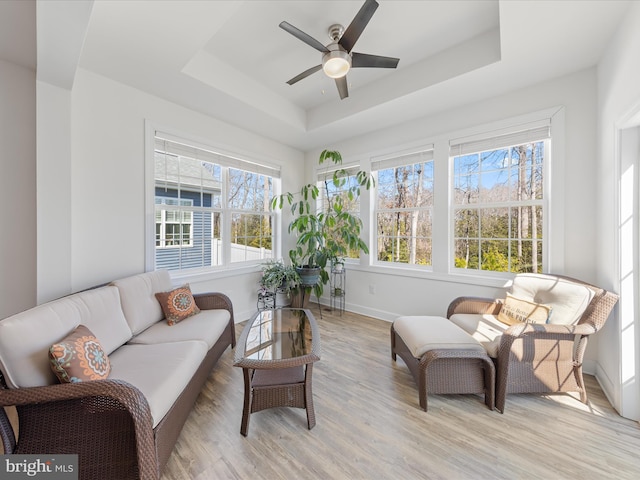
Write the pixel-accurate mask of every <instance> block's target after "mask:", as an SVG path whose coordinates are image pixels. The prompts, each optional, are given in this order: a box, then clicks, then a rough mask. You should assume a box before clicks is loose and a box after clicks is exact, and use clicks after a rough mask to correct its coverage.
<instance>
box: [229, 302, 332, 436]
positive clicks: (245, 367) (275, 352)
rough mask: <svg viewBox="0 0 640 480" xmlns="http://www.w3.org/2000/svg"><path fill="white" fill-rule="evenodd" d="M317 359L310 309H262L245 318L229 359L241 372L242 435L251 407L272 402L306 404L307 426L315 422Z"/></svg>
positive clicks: (317, 336)
mask: <svg viewBox="0 0 640 480" xmlns="http://www.w3.org/2000/svg"><path fill="white" fill-rule="evenodd" d="M318 360H320V334H319V333H318V326H317V324H316V321H315V318H313V315H312V314H311V311H310V310H308V309H302V308H277V309H269V310H262V311H260V312H258V313H257V314H256V315H255V316H254V317H253V318H252V319H251V320H249V321H248V322H247V325H246V326H245V327H244V330H243V331H242V334H241V335H240V339H239V340H238V344H237V346H236V353H235V359H234V366H236V367H242V372H243V375H244V409H243V411H242V424H241V427H240V433H241V434H242V435H244V436H247V433H248V431H249V417H250V415H251V414H252V413H254V412H259V411H260V410H264V409H267V408H273V407H296V408H304V409H306V411H307V426H308V427H309V430H311V429H312V428H313V427H314V426H315V424H316V417H315V412H314V410H313V396H312V391H311V373H312V371H313V362H316V361H318Z"/></svg>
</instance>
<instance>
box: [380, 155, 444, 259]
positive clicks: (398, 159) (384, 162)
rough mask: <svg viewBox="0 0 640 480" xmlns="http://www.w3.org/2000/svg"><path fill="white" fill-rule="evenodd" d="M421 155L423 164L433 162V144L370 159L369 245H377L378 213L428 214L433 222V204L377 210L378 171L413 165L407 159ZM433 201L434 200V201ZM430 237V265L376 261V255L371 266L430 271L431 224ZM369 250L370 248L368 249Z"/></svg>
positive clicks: (412, 162) (413, 162)
mask: <svg viewBox="0 0 640 480" xmlns="http://www.w3.org/2000/svg"><path fill="white" fill-rule="evenodd" d="M418 154H419V155H421V156H422V158H421V159H420V160H421V161H423V162H428V161H432V162H434V144H433V143H428V144H424V145H421V146H419V147H413V148H409V149H403V150H400V151H399V152H398V153H396V154H387V155H383V156H378V157H375V158H372V159H371V173H372V174H373V175H374V179H375V182H376V186H375V188H374V189H373V190H374V193H375V198H372V201H371V222H372V223H371V225H372V227H371V240H370V245H377V243H378V218H377V214H378V213H395V212H428V213H430V216H431V219H432V221H433V204H432V205H428V206H420V207H410V208H391V209H389V208H378V186H379V181H378V172H379V171H380V170H386V169H388V168H395V167H403V166H408V165H414V164H415V163H416V162H415V161H410V160H409V159H408V158H407V157H410V156H413V155H418ZM434 175H435V162H434ZM434 190H435V176H434ZM434 201H435V199H434ZM431 231H432V236H431V238H430V240H431V257H432V258H431V265H420V264H416V263H404V262H393V261H382V260H378V258H377V255H371V264H372V265H376V266H380V267H398V268H404V269H416V270H419V271H432V265H433V256H434V255H433V224H432V225H431ZM369 248H370V249H371V247H369Z"/></svg>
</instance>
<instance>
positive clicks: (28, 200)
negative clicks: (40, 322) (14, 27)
mask: <svg viewBox="0 0 640 480" xmlns="http://www.w3.org/2000/svg"><path fill="white" fill-rule="evenodd" d="M16 41H20V39H16ZM35 145H36V74H35V72H34V71H33V70H32V69H29V68H25V67H22V66H19V65H16V64H14V63H10V62H6V61H4V60H0V146H1V148H2V155H1V156H0V162H2V164H1V169H2V173H1V174H0V204H1V205H2V206H3V209H2V230H1V231H0V318H4V317H6V316H9V315H11V314H13V313H16V312H19V311H21V310H25V309H27V308H30V307H33V306H34V305H35V304H36V146H35Z"/></svg>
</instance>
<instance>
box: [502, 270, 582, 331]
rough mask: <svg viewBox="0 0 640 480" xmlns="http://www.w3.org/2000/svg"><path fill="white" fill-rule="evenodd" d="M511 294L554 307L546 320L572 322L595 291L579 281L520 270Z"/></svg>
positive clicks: (577, 318) (576, 318) (577, 317)
mask: <svg viewBox="0 0 640 480" xmlns="http://www.w3.org/2000/svg"><path fill="white" fill-rule="evenodd" d="M511 294H512V295H513V296H514V297H518V298H521V299H523V300H529V301H531V302H534V303H540V304H543V305H547V306H549V307H551V309H552V310H551V315H550V317H549V320H548V322H547V323H551V324H556V325H572V324H574V323H576V322H577V321H578V320H580V317H581V316H582V314H583V313H584V311H585V310H586V308H587V306H588V305H589V303H590V302H591V300H592V299H593V295H594V293H593V290H591V289H590V288H588V287H586V286H584V285H581V284H579V283H575V282H572V281H570V280H565V279H563V278H558V277H555V276H552V275H544V274H538V273H521V274H518V275H516V276H515V277H514V279H513V285H512V287H511Z"/></svg>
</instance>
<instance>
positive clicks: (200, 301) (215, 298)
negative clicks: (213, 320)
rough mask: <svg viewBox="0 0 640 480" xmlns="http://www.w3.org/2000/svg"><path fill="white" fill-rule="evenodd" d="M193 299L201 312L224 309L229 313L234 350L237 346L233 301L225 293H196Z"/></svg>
mask: <svg viewBox="0 0 640 480" xmlns="http://www.w3.org/2000/svg"><path fill="white" fill-rule="evenodd" d="M193 298H194V300H195V301H196V305H197V306H198V308H199V309H200V310H217V309H223V310H227V311H228V312H229V315H230V319H229V323H230V324H231V348H234V347H235V346H236V329H235V320H234V318H233V305H232V303H231V299H230V298H229V297H227V296H226V295H225V294H224V293H219V292H209V293H196V294H195V295H194V296H193Z"/></svg>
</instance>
